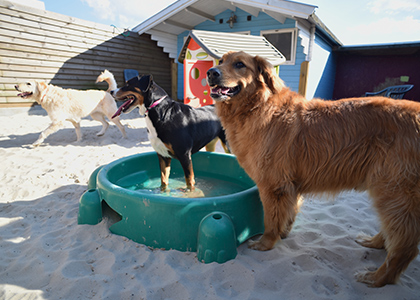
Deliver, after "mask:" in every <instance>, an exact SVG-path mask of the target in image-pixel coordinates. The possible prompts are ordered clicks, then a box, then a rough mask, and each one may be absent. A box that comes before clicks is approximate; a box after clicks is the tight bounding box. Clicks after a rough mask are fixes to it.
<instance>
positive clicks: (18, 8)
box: [0, 0, 172, 107]
mask: <svg viewBox="0 0 420 300" xmlns="http://www.w3.org/2000/svg"><path fill="white" fill-rule="evenodd" d="M171 68H172V60H171V59H170V58H169V56H168V54H166V53H164V52H163V51H162V48H160V47H158V46H157V43H156V42H155V41H153V40H151V38H150V35H148V34H142V35H138V34H137V33H134V32H123V31H122V30H119V29H117V28H115V27H112V26H106V25H102V24H97V23H93V22H89V21H84V20H80V19H76V18H72V17H68V16H64V15H61V14H57V13H53V12H49V11H45V10H40V9H36V8H33V7H27V6H22V5H19V4H16V3H13V2H10V1H6V0H0V107H16V106H30V105H32V103H31V102H28V101H25V100H22V99H21V98H19V97H17V92H16V90H15V89H14V85H15V84H17V83H19V82H24V81H26V80H28V79H35V80H45V81H46V82H47V83H51V84H54V85H57V86H61V87H63V88H76V89H106V88H107V85H106V83H103V84H95V80H96V77H97V76H98V75H99V74H100V73H101V72H102V71H103V70H104V69H108V70H109V71H111V72H112V73H113V74H114V76H115V78H116V80H117V83H118V84H119V85H122V84H123V83H124V78H123V71H124V69H136V70H138V71H139V73H144V74H153V76H154V78H155V80H156V82H158V83H159V84H160V85H161V86H162V87H163V88H164V89H165V90H167V91H168V92H170V91H171V88H172V72H171Z"/></svg>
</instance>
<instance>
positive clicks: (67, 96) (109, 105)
mask: <svg viewBox="0 0 420 300" xmlns="http://www.w3.org/2000/svg"><path fill="white" fill-rule="evenodd" d="M100 81H107V82H108V85H109V89H108V90H111V89H115V88H116V87H117V84H116V82H115V79H114V76H113V75H112V74H111V73H110V72H109V71H108V70H105V71H104V72H102V74H101V75H99V76H98V79H97V82H100ZM15 88H16V90H17V91H19V92H20V93H19V95H20V96H21V97H22V98H25V99H31V100H35V101H36V102H38V104H40V105H41V106H42V108H44V109H45V110H46V111H47V113H48V116H49V117H50V119H51V121H52V122H51V124H50V125H49V126H48V127H47V128H46V129H45V130H44V131H43V132H42V133H41V134H40V135H39V138H38V139H37V140H36V141H35V142H34V143H33V144H32V146H38V145H40V144H41V143H42V142H43V141H44V140H45V139H46V138H47V136H49V135H50V134H52V133H54V132H56V131H57V130H59V129H61V128H63V126H64V121H66V120H67V121H70V122H71V123H72V124H73V125H74V127H75V129H76V135H77V141H80V140H81V139H82V133H81V130H80V121H81V119H82V118H83V117H86V116H88V115H90V116H91V117H92V118H93V119H94V120H97V121H99V122H101V123H102V130H101V131H100V132H98V133H97V135H98V136H101V135H103V134H104V133H105V131H106V130H107V128H108V126H109V124H108V122H107V121H106V120H105V116H107V117H108V119H109V120H111V117H112V115H113V114H114V112H115V111H116V110H117V105H116V103H115V100H114V98H113V97H112V96H111V95H110V94H109V93H108V92H105V91H100V90H88V91H79V90H73V89H63V88H61V87H57V86H54V85H52V84H47V83H45V82H43V81H36V80H30V81H28V82H25V83H20V84H18V85H16V86H15ZM112 122H114V123H115V125H117V127H118V129H119V130H120V131H121V133H122V134H123V136H124V137H126V133H125V129H124V126H123V125H122V124H121V122H120V120H119V118H114V119H112Z"/></svg>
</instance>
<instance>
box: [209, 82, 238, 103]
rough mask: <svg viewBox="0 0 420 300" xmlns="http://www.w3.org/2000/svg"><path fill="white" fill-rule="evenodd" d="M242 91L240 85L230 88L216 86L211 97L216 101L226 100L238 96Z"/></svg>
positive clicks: (212, 89)
mask: <svg viewBox="0 0 420 300" xmlns="http://www.w3.org/2000/svg"><path fill="white" fill-rule="evenodd" d="M240 91H241V87H240V86H239V85H237V86H235V87H233V88H230V87H225V86H218V85H217V86H215V87H212V88H211V94H210V96H211V97H212V98H214V99H223V100H226V99H228V98H231V97H233V96H235V95H237V94H238V93H239V92H240Z"/></svg>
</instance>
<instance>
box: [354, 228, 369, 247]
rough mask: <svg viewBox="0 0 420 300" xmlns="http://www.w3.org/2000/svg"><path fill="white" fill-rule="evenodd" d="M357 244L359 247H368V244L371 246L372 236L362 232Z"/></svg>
mask: <svg viewBox="0 0 420 300" xmlns="http://www.w3.org/2000/svg"><path fill="white" fill-rule="evenodd" d="M355 241H356V243H358V244H359V245H362V246H364V247H368V246H366V245H367V244H369V243H370V242H371V241H372V236H370V235H368V234H366V233H364V232H361V233H359V235H358V236H357V237H356V240H355Z"/></svg>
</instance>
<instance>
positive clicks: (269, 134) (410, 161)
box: [207, 52, 420, 287]
mask: <svg viewBox="0 0 420 300" xmlns="http://www.w3.org/2000/svg"><path fill="white" fill-rule="evenodd" d="M207 80H208V83H209V85H210V87H212V91H211V92H212V98H213V99H214V100H216V101H217V102H216V108H217V113H218V115H219V117H220V119H221V121H222V125H223V127H224V128H225V131H226V135H227V140H228V141H229V144H230V147H231V149H232V152H233V153H234V154H236V156H237V159H238V161H239V163H240V164H241V166H242V167H243V168H244V169H245V171H246V172H247V173H248V174H249V176H250V177H251V178H252V179H253V180H254V181H255V182H256V184H257V186H258V189H259V193H260V198H261V201H262V203H263V206H264V224H265V231H264V234H263V236H262V237H261V239H260V240H259V241H256V242H251V244H250V247H251V248H254V249H257V250H269V249H271V248H273V247H274V245H275V243H276V242H277V241H278V240H279V239H280V237H282V238H284V237H286V236H287V234H288V233H289V231H290V230H291V228H292V225H293V222H294V220H295V217H296V213H297V212H298V209H299V205H298V202H299V201H298V200H299V198H300V195H301V194H304V193H323V192H327V193H338V192H340V191H341V190H350V189H356V190H368V191H369V194H370V196H371V197H372V198H373V204H374V207H375V208H376V210H377V211H378V214H379V218H380V221H381V231H380V232H379V233H378V234H377V235H375V236H374V237H366V236H363V237H361V238H359V240H358V243H359V244H361V245H363V246H365V247H370V248H377V249H381V248H385V249H386V250H387V251H388V255H387V257H386V260H385V262H384V263H383V265H382V266H380V267H379V269H378V270H376V271H375V272H369V271H363V272H359V273H357V274H356V278H357V280H358V281H361V282H364V283H367V284H368V285H370V286H374V287H380V286H384V285H386V284H389V283H395V282H396V280H397V279H398V278H399V276H400V274H401V272H403V271H404V270H405V269H406V268H407V266H408V265H409V263H410V262H411V261H412V260H413V259H414V258H415V257H416V256H417V254H418V252H419V251H418V248H417V245H418V243H419V239H420V104H419V103H415V102H411V101H406V100H401V101H395V100H392V99H389V98H383V97H373V98H353V99H343V100H340V101H323V100H315V99H314V100H311V101H308V100H306V99H305V98H303V97H302V96H300V95H299V94H297V93H295V92H292V91H291V90H289V89H288V88H286V87H285V86H284V84H283V82H282V80H281V79H279V78H278V76H277V74H275V71H274V69H273V68H272V66H271V65H270V64H269V63H268V62H267V61H266V60H265V59H263V58H261V57H258V56H256V57H253V56H250V55H248V54H246V53H244V52H229V53H227V54H225V55H224V56H223V58H222V59H221V61H220V65H219V66H217V67H215V68H212V69H210V70H209V71H208V72H207Z"/></svg>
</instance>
